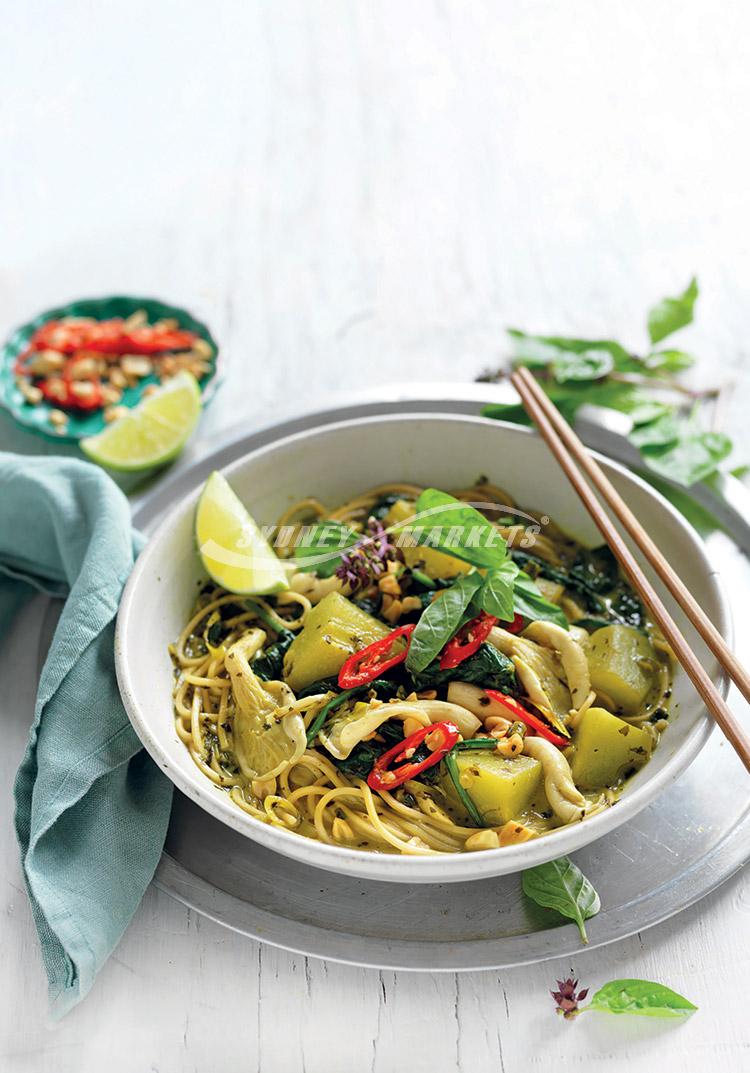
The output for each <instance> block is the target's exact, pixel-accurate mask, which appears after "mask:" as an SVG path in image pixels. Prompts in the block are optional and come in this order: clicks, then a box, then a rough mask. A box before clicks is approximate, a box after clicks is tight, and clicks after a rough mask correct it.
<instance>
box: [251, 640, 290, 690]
mask: <svg viewBox="0 0 750 1073" xmlns="http://www.w3.org/2000/svg"><path fill="white" fill-rule="evenodd" d="M294 637H295V635H294V634H293V633H292V631H291V630H282V631H281V632H280V633H279V635H278V637H277V638H276V640H275V641H274V643H273V644H272V645H269V646H268V648H267V649H266V650H265V652H264V653H263V655H262V656H256V658H255V659H254V660H253V662H252V664H251V667H252V670H253V671H254V673H255V674H257V676H258V678H262V679H263V681H264V682H275V681H277V680H278V679H280V678H282V677H283V668H284V655H285V654H286V650H287V649H288V648H289V646H290V645H291V643H292V641H293V640H294Z"/></svg>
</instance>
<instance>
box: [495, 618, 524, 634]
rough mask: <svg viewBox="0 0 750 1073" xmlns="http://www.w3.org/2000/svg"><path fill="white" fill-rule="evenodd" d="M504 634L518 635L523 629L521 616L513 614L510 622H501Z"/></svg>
mask: <svg viewBox="0 0 750 1073" xmlns="http://www.w3.org/2000/svg"><path fill="white" fill-rule="evenodd" d="M500 625H501V626H502V628H503V629H504V630H505V632H506V633H520V632H521V630H522V629H523V615H519V614H515V615H514V616H513V621H512V622H501V623H500Z"/></svg>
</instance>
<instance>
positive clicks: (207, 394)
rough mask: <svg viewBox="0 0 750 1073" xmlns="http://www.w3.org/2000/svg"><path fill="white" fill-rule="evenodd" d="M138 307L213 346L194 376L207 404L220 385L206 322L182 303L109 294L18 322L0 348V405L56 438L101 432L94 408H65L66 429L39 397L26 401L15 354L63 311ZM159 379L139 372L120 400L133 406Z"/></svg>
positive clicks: (98, 313)
mask: <svg viewBox="0 0 750 1073" xmlns="http://www.w3.org/2000/svg"><path fill="white" fill-rule="evenodd" d="M139 309H143V310H145V312H146V314H147V315H148V319H149V323H153V322H154V321H156V320H166V319H174V320H176V321H177V323H178V324H179V326H180V328H184V329H187V330H188V331H191V332H195V334H196V335H198V336H200V338H201V339H205V341H206V342H207V343H209V344H210V346H211V348H212V349H213V357H212V358H211V360H210V366H211V368H210V370H209V371H208V372H207V373H206V374H205V375H204V376H203V377H202V378H201V380H200V381H199V383H200V386H201V396H202V399H203V405H204V406H205V405H207V404H208V402H210V400H211V398H212V397H213V394H214V392H215V391H216V388H217V387H218V385H219V363H218V358H219V348H218V346H217V344H216V340H215V339H214V338H213V336H212V335H211V332H210V331H209V330H208V328H207V327H206V325H205V324H203V323H202V322H201V321H199V320H196V319H195V317H194V316H192V314H190V313H188V311H187V310H186V309H180V307H179V306H173V305H168V304H167V303H166V302H160V301H158V300H157V299H155V298H136V297H133V296H132V295H115V296H113V297H109V298H85V299H81V300H80V301H77V302H69V303H68V304H67V305H64V306H58V308H57V309H48V310H46V311H45V312H44V313H40V314H39V316H38V317H35V318H34V319H33V320H30V321H29V322H28V323H27V324H23V325H22V326H21V327H20V328H17V329H16V330H15V331H14V332H13V334H12V335H11V337H10V338H9V339H8V341H7V342H6V343H5V344H4V345H3V348H2V350H1V351H0V406H3V407H4V408H5V409H6V410H8V412H9V413H10V414H11V415H12V417H13V418H14V419H15V420H16V421H17V422H18V424H19V425H23V427H24V428H26V429H28V430H29V431H30V432H36V433H38V434H39V435H40V436H44V437H45V438H46V439H48V440H54V441H56V442H58V443H77V442H78V441H79V440H82V439H84V437H86V436H94V435H95V434H96V433H97V432H101V430H102V429H103V428H104V425H105V421H104V415H103V412H102V411H101V410H97V411H96V412H94V413H70V415H69V420H68V424H67V426H66V428H65V430H64V431H63V432H57V431H56V430H55V428H54V426H53V425H52V423H51V422H50V419H49V414H50V410H52V409H54V407H53V406H52V405H51V404H50V403H49V402H47V401H46V400H44V399H43V400H42V401H41V402H40V403H39V404H38V405H37V406H32V405H31V404H30V403H28V402H26V400H25V399H24V397H23V395H22V394H21V392H20V391H19V390H18V388H17V387H16V374H15V373H14V371H13V368H14V365H15V363H16V360H17V359H18V357H19V356H20V355H21V354H22V353H23V352H24V351H25V350H26V348H27V347H28V345H29V343H30V341H31V337H32V335H33V334H34V332H35V331H36V330H37V328H39V327H40V326H41V325H42V324H46V323H47V321H49V320H60V319H61V318H62V317H95V318H96V319H97V320H108V319H109V318H111V317H123V318H126V317H129V316H130V315H131V314H132V313H135V312H137V311H138V310H139ZM158 383H159V380H158V378H157V377H156V376H153V375H151V376H147V377H144V379H143V380H141V381H140V383H139V384H138V385H137V386H136V387H131V388H126V390H125V391H124V392H123V397H122V402H121V403H120V405H122V406H129V407H131V408H132V407H133V406H135V405H136V404H137V403H138V402H139V401H140V398H141V395H142V394H143V389H144V388H145V387H146V385H147V384H158Z"/></svg>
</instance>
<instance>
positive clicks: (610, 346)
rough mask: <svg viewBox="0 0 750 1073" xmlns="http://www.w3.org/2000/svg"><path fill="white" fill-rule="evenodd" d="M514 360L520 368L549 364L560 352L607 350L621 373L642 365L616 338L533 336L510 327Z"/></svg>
mask: <svg viewBox="0 0 750 1073" xmlns="http://www.w3.org/2000/svg"><path fill="white" fill-rule="evenodd" d="M508 335H509V336H510V338H511V342H512V348H513V358H514V359H515V362H516V364H519V365H529V366H532V365H536V366H537V367H538V366H539V365H547V364H549V362H551V361H552V360H553V359H554V358H555V357H559V354H560V351H569V352H570V353H572V354H583V353H584V352H585V351H591V350H604V351H606V352H607V353H608V354H609V355H610V356H611V357H612V360H613V361H614V365H615V368H616V369H617V370H618V372H638V371H639V369H640V362H639V361H638V359H637V358H636V357H634V356H633V355H632V354H629V353H628V351H627V350H626V349H625V347H624V346H622V344H621V343H618V342H616V341H615V340H614V339H577V338H574V337H571V336H566V335H531V334H529V333H528V332H522V331H519V330H518V329H517V328H509V329H508Z"/></svg>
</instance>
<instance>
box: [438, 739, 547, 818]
mask: <svg viewBox="0 0 750 1073" xmlns="http://www.w3.org/2000/svg"><path fill="white" fill-rule="evenodd" d="M456 764H457V766H458V771H459V777H460V779H461V785H462V786H463V787H464V789H465V790H466V792H467V794H468V795H469V797H470V798H471V799H472V801H473V802H474V804H475V805H476V807H477V811H478V812H479V813H480V814H481V816H482V820H483V821H484V825H485V827H499V826H502V825H503V824H505V823H507V822H508V820H517V819H520V818H521V817H522V816H524V815H525V814H526V813H527V812H530V811H535V812H541V811H544V809H546V808H547V807H548V806H547V800H546V798H545V796H544V780H543V777H542V775H543V773H542V765H541V764H540V763H539V761H538V760H534V759H533V758H532V757H530V756H523V755H521V756H516V757H513V758H510V757H505V756H498V754H497V753H495V752H489V751H487V752H485V751H484V750H478V749H477V750H475V751H469V750H467V751H466V752H459V753H457V755H456ZM441 786H442V787H443V789H444V790H445V792H446V794H447V795H448V798H449V800H450V802H451V804H452V805H453V806H454V807H455V808H456V809H457V810H459V811H460V813H461V814H462V815H464V816H465V813H464V809H463V806H461V805H460V804H459V802H458V796H457V795H456V792H455V788H454V787H453V784H452V782H451V781H450V777H449V776H448V775H445V776H443V777H441Z"/></svg>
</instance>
